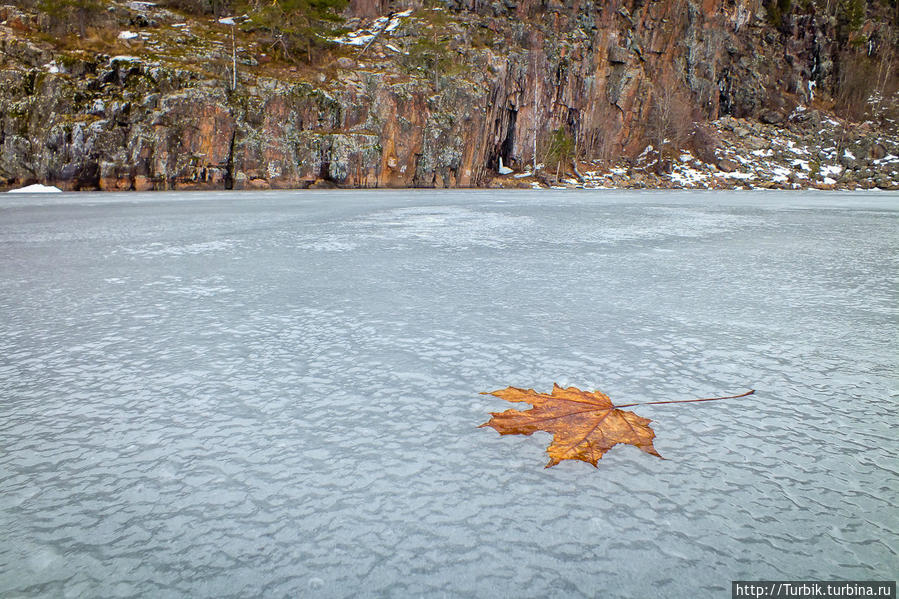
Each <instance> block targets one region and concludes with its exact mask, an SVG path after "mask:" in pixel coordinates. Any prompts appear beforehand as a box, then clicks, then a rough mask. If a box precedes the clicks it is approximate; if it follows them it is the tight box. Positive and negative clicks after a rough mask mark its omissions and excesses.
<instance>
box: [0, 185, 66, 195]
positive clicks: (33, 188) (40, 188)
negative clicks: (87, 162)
mask: <svg viewBox="0 0 899 599" xmlns="http://www.w3.org/2000/svg"><path fill="white" fill-rule="evenodd" d="M8 193H62V190H61V189H60V188H58V187H53V186H52V185H41V184H40V183H35V184H34V185H28V186H26V187H21V188H19V189H10V190H9V192H8Z"/></svg>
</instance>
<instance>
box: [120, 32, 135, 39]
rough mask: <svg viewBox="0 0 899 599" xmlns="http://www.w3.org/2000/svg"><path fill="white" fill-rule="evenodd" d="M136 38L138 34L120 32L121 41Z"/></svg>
mask: <svg viewBox="0 0 899 599" xmlns="http://www.w3.org/2000/svg"><path fill="white" fill-rule="evenodd" d="M136 37H137V34H136V33H134V32H133V31H120V32H119V39H120V40H133V39H134V38H136Z"/></svg>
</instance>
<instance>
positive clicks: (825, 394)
mask: <svg viewBox="0 0 899 599" xmlns="http://www.w3.org/2000/svg"><path fill="white" fill-rule="evenodd" d="M897 330H899V195H896V194H886V193H877V194H873V193H872V194H860V193H855V194H824V193H773V192H772V193H749V192H747V193H728V194H714V193H697V192H694V193H671V192H665V193H662V192H654V193H640V192H613V191H598V192H558V193H549V192H534V193H531V192H520V191H519V192H498V191H497V192H493V191H479V192H425V191H395V192H279V193H265V194H236V193H235V194H224V193H218V194H216V193H210V194H161V193H160V194H155V195H142V194H120V195H116V194H104V195H101V194H80V195H73V194H58V195H54V196H49V195H48V196H27V195H16V196H12V195H11V196H6V197H3V198H2V199H0V530H2V531H3V532H2V534H0V596H4V597H35V596H48V597H209V598H224V597H255V596H258V597H263V596H264V597H303V596H308V597H356V596H364V597H409V596H414V597H418V596H427V597H435V596H436V597H443V596H445V597H593V596H601V597H621V598H634V597H665V598H670V597H725V596H727V597H729V596H730V581H731V580H734V579H774V580H796V579H846V580H865V579H881V580H883V579H890V580H892V579H895V575H896V572H899V542H897V538H899V478H897V474H899V460H897V458H899V441H897V434H896V425H897V417H896V416H897V411H899V409H897V408H899V406H897V403H899V402H897V400H899V374H897ZM554 381H555V382H558V383H559V384H561V385H563V386H565V385H575V386H578V387H580V388H583V389H601V390H603V391H605V392H606V393H608V394H609V395H610V396H611V397H612V399H613V400H614V401H616V402H617V403H632V402H642V401H659V400H666V399H691V398H696V397H709V396H715V395H729V394H736V393H742V392H743V391H746V390H747V389H749V388H755V389H757V392H756V394H755V395H754V396H751V397H748V398H745V399H737V400H727V401H720V402H711V403H699V404H686V405H666V406H644V407H638V408H633V409H634V411H635V412H637V413H638V414H640V415H641V416H644V417H647V418H651V419H652V420H653V421H654V423H653V426H654V428H655V431H656V435H657V437H656V441H655V446H656V448H657V449H658V450H659V452H660V453H661V454H662V455H663V456H665V457H666V458H667V459H666V460H659V459H657V458H655V457H652V456H649V455H647V454H644V453H642V452H640V451H639V450H637V449H636V448H633V447H626V446H619V447H616V448H614V449H612V450H611V451H610V452H609V453H608V454H606V456H605V458H604V459H603V460H601V461H600V463H599V468H598V469H594V468H593V467H592V466H590V465H588V464H585V463H580V462H563V463H562V464H560V465H559V466H556V467H555V468H551V469H546V470H545V469H544V468H543V466H544V464H545V463H546V461H547V457H546V454H545V452H544V449H545V447H546V445H547V443H548V441H549V435H547V434H544V433H538V434H535V435H534V436H533V437H522V436H506V437H500V436H499V435H498V434H497V433H496V432H495V431H493V430H492V429H489V428H481V429H479V428H477V425H479V424H481V423H482V422H485V421H486V420H487V419H488V418H489V414H488V412H490V411H500V410H505V409H507V408H509V407H512V406H511V404H507V403H505V402H502V401H500V400H498V399H496V398H492V397H487V396H482V395H479V394H478V393H479V392H480V391H489V390H494V389H498V388H503V387H506V386H508V385H514V386H520V387H533V388H535V389H537V390H540V391H549V390H550V389H551V387H552V383H553V382H554Z"/></svg>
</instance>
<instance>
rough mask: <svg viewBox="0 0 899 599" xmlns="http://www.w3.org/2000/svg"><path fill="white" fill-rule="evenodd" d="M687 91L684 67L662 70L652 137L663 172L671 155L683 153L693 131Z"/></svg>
mask: <svg viewBox="0 0 899 599" xmlns="http://www.w3.org/2000/svg"><path fill="white" fill-rule="evenodd" d="M685 89H686V85H685V84H684V75H683V67H682V66H681V65H680V64H674V65H671V66H668V67H666V68H664V69H662V70H661V71H660V72H659V74H658V75H657V76H656V78H655V80H654V81H653V84H652V91H653V94H652V107H651V108H650V112H649V123H648V125H649V126H648V133H649V137H650V140H651V141H652V144H653V149H654V150H655V151H656V155H657V157H658V162H657V163H656V169H657V170H659V171H661V170H662V168H663V167H662V165H663V160H664V159H665V157H666V156H667V154H668V153H669V152H671V151H675V152H676V151H678V150H680V149H681V146H682V145H683V144H684V142H685V141H686V139H687V137H688V136H689V135H690V132H691V130H692V128H693V115H692V110H691V107H690V99H689V96H688V95H687V93H686V91H685Z"/></svg>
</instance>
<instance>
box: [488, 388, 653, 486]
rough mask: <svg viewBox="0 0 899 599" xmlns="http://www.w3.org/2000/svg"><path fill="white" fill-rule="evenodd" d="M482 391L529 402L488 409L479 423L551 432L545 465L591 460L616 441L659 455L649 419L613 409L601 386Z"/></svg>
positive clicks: (519, 431) (511, 431) (502, 430)
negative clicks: (519, 407)
mask: <svg viewBox="0 0 899 599" xmlns="http://www.w3.org/2000/svg"><path fill="white" fill-rule="evenodd" d="M487 395H495V396H496V397H499V398H500V399H505V400H506V401H514V402H525V403H529V404H531V405H532V406H534V407H533V408H531V409H530V410H524V411H521V410H506V411H505V412H494V413H491V416H493V417H492V418H491V419H490V421H489V422H486V423H484V424H482V425H481V426H490V427H492V428H494V429H496V431H497V432H499V434H501V435H530V434H532V433H534V432H536V431H546V432H548V433H552V434H553V442H552V443H551V444H550V446H549V447H548V448H547V449H546V452H547V453H548V454H549V458H550V459H549V463H548V464H547V465H546V467H547V468H549V467H551V466H555V465H556V464H558V463H559V462H561V461H562V460H582V461H584V462H589V463H590V464H593V465H594V466H596V465H597V461H599V460H600V459H601V458H602V456H603V454H604V453H605V452H607V451H608V450H609V449H611V448H612V447H613V446H615V445H617V444H619V443H626V444H628V445H633V446H635V447H639V448H640V449H642V450H643V451H645V452H646V453H649V454H652V455H654V456H658V457H662V456H660V455H659V453H658V452H657V451H656V449H655V447H653V445H652V440H653V438H654V437H655V433H654V432H653V430H652V428H650V426H649V423H650V422H652V421H651V420H649V419H648V418H643V417H641V416H637V415H636V414H634V413H633V412H628V411H626V410H620V409H618V408H617V407H615V406H614V405H612V400H610V399H609V396H608V395H606V394H605V393H602V392H601V391H593V392H588V391H581V390H580V389H578V388H576V387H568V388H567V389H563V388H561V387H559V386H558V385H556V384H555V383H554V384H553V390H552V394H550V395H547V394H545V393H537V392H536V391H534V390H533V389H519V388H517V387H508V388H506V389H500V390H498V391H492V392H490V393H487Z"/></svg>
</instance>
